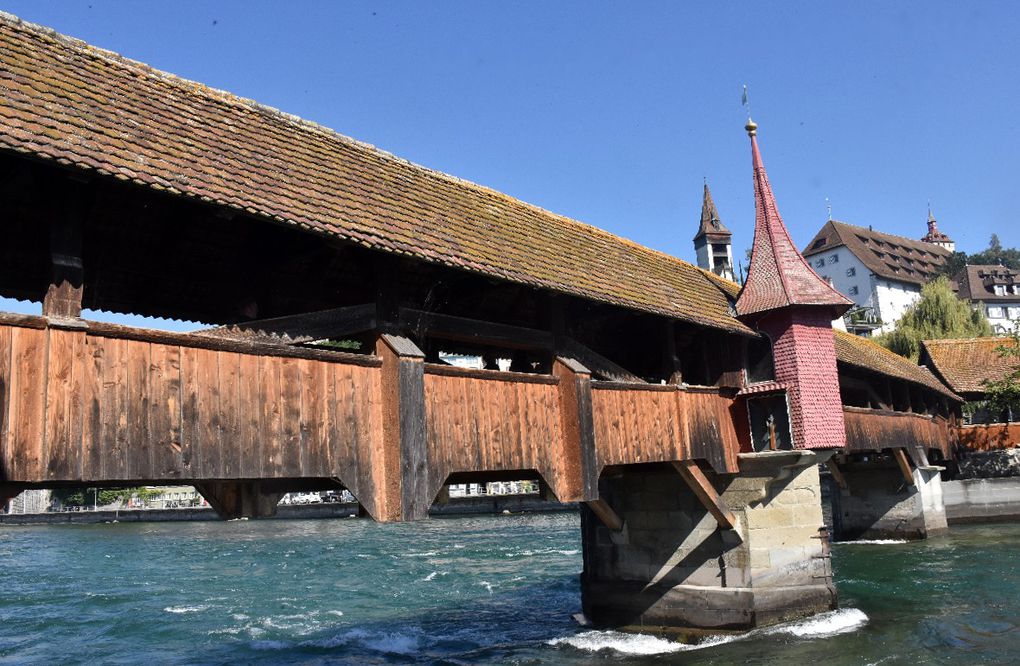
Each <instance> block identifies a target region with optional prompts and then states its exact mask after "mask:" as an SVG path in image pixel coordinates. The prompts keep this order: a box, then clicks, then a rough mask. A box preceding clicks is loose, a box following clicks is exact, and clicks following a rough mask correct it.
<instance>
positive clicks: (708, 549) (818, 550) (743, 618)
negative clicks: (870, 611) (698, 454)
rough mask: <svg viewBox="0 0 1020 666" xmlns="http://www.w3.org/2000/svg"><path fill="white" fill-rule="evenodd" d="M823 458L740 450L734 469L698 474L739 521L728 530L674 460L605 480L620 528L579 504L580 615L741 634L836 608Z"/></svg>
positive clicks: (644, 626) (640, 625) (609, 622)
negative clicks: (821, 466) (823, 509)
mask: <svg viewBox="0 0 1020 666" xmlns="http://www.w3.org/2000/svg"><path fill="white" fill-rule="evenodd" d="M824 457H827V454H825V453H822V454H821V458H824ZM819 460H820V456H819V455H818V454H816V453H812V452H806V451H781V452H767V453H756V454H741V456H740V470H741V471H740V474H739V475H735V476H734V475H726V476H720V475H715V474H713V473H711V472H706V473H705V474H706V476H707V477H708V479H709V480H710V481H711V482H712V485H713V486H714V487H715V488H716V490H717V491H718V492H719V494H720V499H721V501H722V503H723V504H724V505H725V506H726V507H727V508H728V509H729V510H730V511H731V512H732V514H733V515H734V516H735V518H736V522H735V525H734V529H731V530H723V529H720V528H719V526H718V524H717V522H716V519H715V518H713V517H712V515H711V514H709V512H708V511H707V510H706V509H705V507H704V506H703V505H702V503H701V502H700V501H699V500H698V498H697V496H696V495H695V493H694V492H692V490H691V488H690V487H688V486H687V484H686V483H685V482H684V480H683V479H682V478H681V476H680V475H679V474H678V473H677V472H676V470H674V469H672V468H670V467H666V466H661V467H660V466H640V467H639V466H635V467H631V468H628V469H627V470H626V471H623V472H619V473H616V474H607V475H606V476H604V477H603V479H602V480H601V481H600V484H599V489H600V495H601V497H602V499H603V500H605V501H607V502H608V503H609V505H610V506H612V508H613V509H614V510H615V511H616V512H617V513H618V514H619V515H620V517H621V518H622V519H623V521H624V525H623V529H621V530H619V531H616V532H614V531H611V530H610V529H608V528H607V527H605V526H604V525H603V524H602V523H601V522H600V521H599V520H598V518H596V517H595V515H594V514H593V513H592V512H591V511H589V510H588V509H587V508H583V509H582V513H581V516H582V518H581V524H582V533H583V543H584V572H583V573H582V576H581V590H582V592H581V594H582V604H583V607H584V612H585V615H586V616H587V618H588V619H589V620H590V621H591V622H592V623H594V624H595V625H597V626H613V627H622V628H633V629H641V630H649V629H651V630H659V631H671V630H679V631H684V630H746V629H750V628H753V627H759V626H764V625H768V624H774V623H778V622H783V621H787V620H791V619H795V618H799V617H804V616H807V615H811V614H814V613H817V612H821V611H826V610H830V609H832V608H835V607H836V590H835V587H834V586H833V583H832V571H831V568H830V561H829V550H828V539H827V534H826V532H825V529H824V527H823V526H822V513H821V503H820V490H819V483H818V470H817V464H818V462H819Z"/></svg>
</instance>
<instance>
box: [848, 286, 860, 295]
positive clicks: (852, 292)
mask: <svg viewBox="0 0 1020 666" xmlns="http://www.w3.org/2000/svg"><path fill="white" fill-rule="evenodd" d="M859 293H860V290H859V289H858V288H857V287H850V295H851V296H856V295H857V294H859Z"/></svg>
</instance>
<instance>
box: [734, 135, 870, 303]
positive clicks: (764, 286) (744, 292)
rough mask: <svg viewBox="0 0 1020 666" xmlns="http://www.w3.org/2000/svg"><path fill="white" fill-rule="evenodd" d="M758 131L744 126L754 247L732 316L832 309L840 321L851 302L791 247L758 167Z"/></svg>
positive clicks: (760, 161)
mask: <svg viewBox="0 0 1020 666" xmlns="http://www.w3.org/2000/svg"><path fill="white" fill-rule="evenodd" d="M757 128H758V126H757V125H755V124H754V122H753V121H748V124H747V133H748V135H749V136H750V137H751V159H752V161H753V164H754V199H755V219H754V244H753V245H752V248H751V265H750V266H749V267H748V270H747V282H745V283H744V287H743V289H741V290H740V295H739V296H738V297H737V304H736V308H737V315H738V316H740V317H745V316H748V315H754V314H758V313H760V312H765V311H769V310H778V309H781V308H786V307H790V306H795V305H807V306H824V307H829V308H832V309H833V317H836V316H839V315H841V314H843V313H844V312H846V311H847V310H848V309H850V306H851V305H853V303H852V302H851V301H850V300H849V299H848V298H846V297H845V296H843V295H842V294H840V293H839V292H838V291H836V290H835V289H833V288H832V287H830V286H829V285H828V283H826V282H825V280H823V279H822V278H821V277H819V276H818V274H817V273H815V272H814V271H813V270H812V269H811V267H810V266H809V265H808V263H807V261H805V260H804V257H802V256H801V254H800V252H798V251H797V248H796V246H795V245H794V244H793V240H791V238H790V233H789V232H788V231H787V230H786V225H785V224H783V218H782V217H780V215H779V209H778V207H777V206H776V200H775V198H774V197H773V196H772V186H771V185H769V179H768V175H767V174H766V173H765V166H764V164H762V160H761V153H760V152H759V151H758V138H757V133H758V132H757Z"/></svg>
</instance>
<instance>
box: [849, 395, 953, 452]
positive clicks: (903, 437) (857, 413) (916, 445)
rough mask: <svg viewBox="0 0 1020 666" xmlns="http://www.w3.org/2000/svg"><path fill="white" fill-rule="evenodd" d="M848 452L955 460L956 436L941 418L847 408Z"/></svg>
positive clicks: (863, 408) (947, 423) (862, 408)
mask: <svg viewBox="0 0 1020 666" xmlns="http://www.w3.org/2000/svg"><path fill="white" fill-rule="evenodd" d="M843 420H844V422H845V423H846V449H847V450H848V451H881V450H882V449H887V448H906V449H912V450H917V449H922V450H924V451H925V452H929V451H931V450H933V449H934V450H936V451H939V452H940V453H941V455H942V457H943V458H945V459H949V458H952V457H953V450H952V449H953V440H954V436H953V435H954V433H953V432H952V428H950V426H949V422H948V421H946V420H945V419H943V418H941V417H937V416H935V417H933V416H927V415H925V414H908V413H905V412H893V411H887V410H882V409H868V408H865V407H844V408H843Z"/></svg>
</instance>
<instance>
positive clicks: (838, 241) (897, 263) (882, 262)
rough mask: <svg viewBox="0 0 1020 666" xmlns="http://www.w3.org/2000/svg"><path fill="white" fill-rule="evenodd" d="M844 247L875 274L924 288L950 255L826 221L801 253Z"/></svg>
mask: <svg viewBox="0 0 1020 666" xmlns="http://www.w3.org/2000/svg"><path fill="white" fill-rule="evenodd" d="M844 245H845V246H846V248H847V249H848V250H850V252H852V253H853V254H854V256H856V257H857V258H858V259H860V260H861V263H863V264H864V265H865V266H867V267H868V270H870V271H871V272H872V273H874V274H875V275H877V276H879V277H882V278H886V279H888V280H896V281H899V282H910V283H912V284H918V285H923V284H926V283H928V282H930V281H931V280H933V279H934V278H935V277H936V275H938V271H939V270H940V269H941V268H942V267H943V266H945V264H946V260H947V259H948V258H949V255H950V254H952V253H951V252H950V251H949V250H947V249H945V248H944V247H940V246H938V245H933V244H931V243H926V242H924V241H920V240H914V239H912V238H906V237H904V236H894V235H892V234H886V233H882V232H881V231H873V230H871V229H869V228H867V227H858V226H856V225H853V224H847V223H846V222H839V221H836V220H829V221H828V222H826V223H825V225H824V226H823V227H822V228H821V229H820V230H819V231H818V233H817V234H815V237H814V238H812V239H811V242H810V243H808V245H807V248H805V250H804V256H805V257H811V256H814V255H816V254H820V253H822V252H829V251H831V250H834V249H835V248H837V247H840V246H844Z"/></svg>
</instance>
